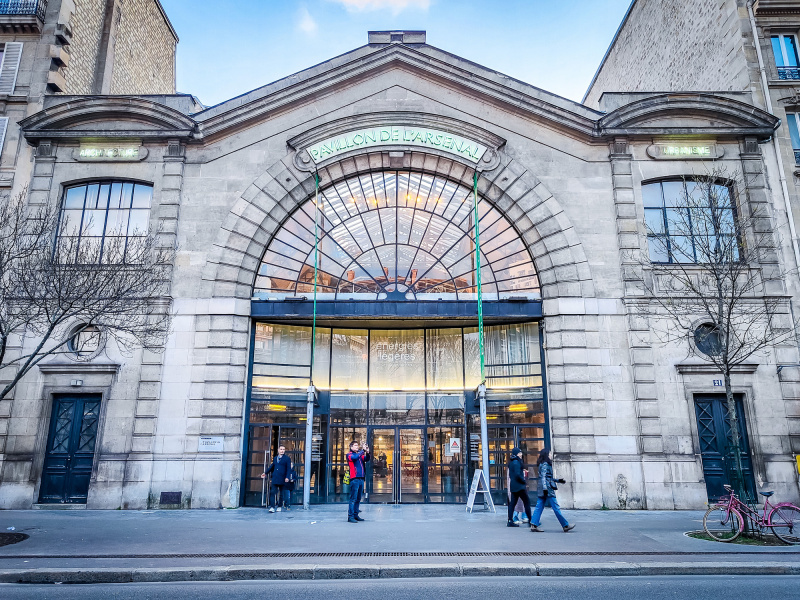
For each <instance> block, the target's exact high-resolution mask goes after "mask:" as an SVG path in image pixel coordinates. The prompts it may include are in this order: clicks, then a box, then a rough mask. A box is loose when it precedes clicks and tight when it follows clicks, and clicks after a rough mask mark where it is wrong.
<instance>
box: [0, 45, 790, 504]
mask: <svg viewBox="0 0 800 600" xmlns="http://www.w3.org/2000/svg"><path fill="white" fill-rule="evenodd" d="M608 103H609V104H608V105H607V106H608V108H607V109H606V110H604V111H603V112H600V111H598V110H595V109H594V108H590V107H588V106H586V105H582V104H579V103H575V102H571V101H568V100H565V99H564V98H561V97H558V96H556V95H553V94H550V93H548V92H545V91H542V90H540V89H538V88H535V87H532V86H529V85H527V84H525V83H522V82H519V81H516V80H513V79H510V78H507V77H504V76H502V75H500V74H498V73H497V72H496V71H493V70H491V69H486V68H484V67H481V66H479V65H476V64H475V63H473V62H470V61H467V60H464V59H462V58H460V57H457V56H454V55H452V54H449V53H447V52H445V51H443V50H440V49H438V48H435V47H433V46H430V45H428V44H427V43H426V41H425V33H424V32H410V31H395V32H370V34H369V39H368V44H367V45H365V46H362V47H360V48H357V49H355V50H353V51H351V52H348V53H346V54H343V55H341V56H338V57H336V58H333V59H331V60H329V61H326V62H323V63H321V64H319V65H317V66H314V67H311V68H309V69H307V70H305V71H302V72H300V73H297V74H295V75H292V76H291V77H288V78H286V79H284V80H280V81H277V82H274V83H272V84H269V85H266V86H263V87H261V88H258V89H255V90H253V91H251V92H249V93H248V94H245V95H243V96H240V97H237V98H236V99H233V100H230V101H228V102H223V103H221V104H219V105H217V106H214V107H211V108H208V109H201V107H199V106H197V105H196V104H195V103H194V102H193V100H192V98H191V97H188V96H181V95H163V96H128V97H118V96H109V97H103V98H98V97H95V96H81V95H69V96H61V95H52V96H48V97H47V98H45V101H44V105H43V109H42V110H41V111H39V112H37V113H35V114H32V115H31V116H29V117H27V118H26V119H25V120H24V121H23V122H22V123H21V127H22V131H23V135H24V141H25V143H27V144H28V145H29V146H30V147H31V148H33V149H35V152H34V156H35V159H34V162H33V167H32V169H33V170H32V173H31V177H30V182H31V183H30V194H29V197H30V202H31V203H33V204H37V203H38V204H41V203H53V204H54V205H58V206H62V207H64V210H66V209H67V205H66V204H65V203H66V202H67V201H66V198H67V197H68V196H69V198H71V199H72V198H74V197H76V196H75V194H83V196H81V198H82V199H85V198H89V197H90V195H93V194H96V193H98V192H97V190H100V192H99V193H101V194H103V193H105V194H108V193H111V194H114V193H116V194H119V193H120V192H119V190H123V191H122V194H123V196H125V194H126V193H127V194H133V197H134V198H136V197H137V196H136V194H137V193H138V192H137V190H139V191H141V193H142V194H143V196H142V197H144V195H146V197H147V198H148V199H147V202H146V203H145V204H142V205H140V207H139V210H142V211H143V210H145V208H144V207H145V206H148V207H149V208H147V210H148V211H149V212H148V213H147V217H148V219H149V225H150V228H151V229H154V228H156V227H159V228H160V230H161V231H162V232H164V233H165V234H166V235H165V237H164V240H163V241H164V242H165V243H168V244H173V243H174V244H177V246H178V255H177V258H176V262H175V265H174V268H173V270H172V279H171V289H170V301H171V302H172V306H173V309H174V311H175V315H176V316H175V321H174V327H173V332H172V333H171V335H170V337H169V340H168V342H167V345H166V347H165V348H164V349H163V351H162V352H151V351H148V350H142V351H140V352H138V353H136V354H135V355H134V356H124V355H122V353H121V352H120V351H119V350H118V349H117V348H116V347H115V346H114V344H113V343H111V342H108V343H106V344H105V346H104V347H102V348H101V349H99V350H98V352H97V353H96V354H94V355H92V356H90V357H84V358H83V359H79V357H76V358H75V360H71V359H65V358H61V359H59V360H52V361H46V362H43V363H42V364H41V366H40V368H39V370H38V372H36V373H35V374H34V373H32V374H30V375H29V376H27V377H26V378H25V379H24V380H23V381H22V383H21V384H20V385H19V386H18V387H17V389H16V390H15V393H14V397H13V398H11V399H8V400H3V401H2V402H0V407H2V409H3V411H4V412H3V414H6V415H8V417H7V418H6V419H4V421H3V423H4V424H5V425H4V427H5V429H4V430H0V440H2V441H3V444H4V445H3V446H2V454H0V467H1V468H2V479H1V480H0V506H2V507H5V508H12V507H13V508H25V507H30V506H32V505H34V504H38V503H53V502H55V503H63V502H74V503H80V504H85V505H86V506H88V507H90V508H108V509H116V508H124V509H127V508H130V509H135V508H146V507H150V508H158V507H170V508H172V507H192V508H218V507H230V506H239V505H243V504H244V505H253V506H262V505H263V504H264V503H265V502H266V492H267V489H266V488H265V487H263V486H264V484H262V480H261V479H260V477H259V475H260V473H261V472H262V470H263V469H264V467H265V465H266V464H268V463H269V461H270V460H271V457H272V455H273V453H274V452H275V451H276V450H277V446H278V444H279V443H280V444H284V445H286V446H287V449H288V451H289V453H290V455H291V456H292V458H293V461H294V463H295V465H296V468H297V470H298V474H299V475H300V477H301V480H302V481H301V484H300V485H298V486H297V488H298V490H299V492H298V493H299V494H300V496H302V489H303V487H304V485H305V484H306V480H307V483H308V489H309V495H310V500H311V502H312V503H314V502H337V501H341V500H342V499H343V497H344V495H345V494H346V486H347V483H346V482H345V480H344V479H343V471H342V461H343V450H344V449H345V448H346V444H347V442H349V440H350V439H357V440H359V441H369V442H370V444H371V445H372V447H373V451H374V454H375V459H376V463H375V464H373V466H372V468H371V469H372V470H371V471H370V474H369V481H368V484H367V491H368V494H369V501H371V502H408V501H411V502H461V501H464V499H465V496H466V490H467V489H468V486H469V481H470V480H471V478H472V476H473V473H475V471H476V470H478V469H480V468H481V465H484V466H485V467H487V470H488V471H489V472H490V478H491V482H492V485H493V487H494V488H495V489H496V490H497V492H498V499H500V498H501V497H502V496H503V492H502V488H503V486H504V480H505V476H504V471H503V469H504V466H503V465H504V464H505V461H506V460H507V452H508V451H509V450H510V449H511V447H513V446H514V445H520V446H521V447H524V448H525V449H526V451H527V454H528V459H529V460H534V459H535V454H536V451H537V450H538V449H540V448H542V447H545V446H548V447H551V448H552V449H553V451H554V453H555V455H556V462H557V464H558V468H559V474H560V476H562V477H564V478H565V479H566V480H567V481H568V484H566V485H565V486H563V488H564V489H563V492H562V493H561V496H560V497H561V498H562V504H563V505H565V506H567V507H575V508H600V507H603V506H605V507H609V508H648V509H672V508H699V507H702V506H703V505H704V504H705V503H706V502H707V501H708V499H709V497H711V496H713V495H714V493H715V492H714V490H713V489H712V487H713V486H712V484H713V482H712V478H714V477H717V478H718V476H719V474H718V473H717V474H715V473H713V472H712V471H710V470H708V464H707V462H708V461H707V460H706V461H705V462H704V459H708V455H707V452H706V448H705V446H704V443H707V442H708V440H709V436H711V438H713V440H716V441H717V442H718V441H720V440H722V438H724V437H725V436H724V432H723V431H722V429H720V430H714V429H713V427H714V426H713V424H712V423H711V422H710V421H709V420H708V419H706V418H705V417H704V416H703V415H704V414H705V413H704V412H703V411H710V412H709V414H711V413H714V414H717V412H718V409H719V407H720V406H721V404H720V397H719V396H720V395H719V387H718V385H717V383H716V381H715V380H716V379H718V374H717V373H715V372H714V370H713V369H711V368H710V367H709V366H708V363H707V362H706V361H703V360H701V359H700V358H698V357H696V356H692V355H691V352H687V350H688V348H687V347H686V346H683V345H680V346H662V345H659V344H658V343H657V342H656V340H654V339H653V338H652V337H651V327H650V325H649V324H648V322H647V321H646V319H642V318H641V315H640V314H639V313H638V312H637V301H638V300H639V299H640V298H639V296H638V295H637V293H638V292H637V287H636V284H635V279H636V277H635V276H636V275H637V273H635V269H637V268H643V267H641V265H640V263H639V262H637V261H635V260H632V258H631V257H635V256H636V255H638V254H641V253H647V242H646V237H643V233H644V229H643V221H644V199H643V198H644V192H643V190H644V189H645V186H651V185H654V184H655V185H662V182H675V181H676V180H677V181H679V180H680V178H682V177H687V176H691V175H692V174H693V173H694V172H696V170H697V169H698V168H699V167H703V166H708V165H709V164H710V163H711V161H714V162H715V164H723V165H726V166H727V167H729V168H730V169H731V170H736V169H738V170H743V171H744V172H746V173H747V174H748V176H749V177H748V184H747V185H746V187H743V188H736V189H732V190H731V193H732V194H733V195H734V197H735V198H736V202H737V206H738V207H739V208H740V209H747V208H748V205H752V206H756V205H757V206H767V207H770V206H772V205H773V204H774V202H775V200H774V193H775V192H774V190H775V186H776V182H775V181H774V178H775V175H774V173H772V172H770V169H769V168H768V156H766V155H765V154H766V153H765V152H764V151H763V149H764V148H765V145H767V144H768V143H769V140H770V139H771V137H772V136H773V135H774V131H775V128H776V127H777V126H778V124H779V120H778V119H776V118H775V117H774V116H772V115H770V114H768V113H767V112H766V111H764V110H761V109H758V108H754V107H753V105H752V102H751V99H750V97H749V96H746V95H742V94H738V95H737V94H708V93H696V92H680V93H671V94H643V95H638V96H637V95H636V94H632V95H631V94H629V95H626V94H618V95H615V96H609V100H608ZM612 103H615V104H616V105H615V106H613V107H610V105H611V104H612ZM696 140H702V141H703V144H704V147H705V145H707V146H708V147H709V148H711V147H713V148H714V153H713V157H712V155H711V153H710V151H709V153H708V156H707V157H705V156H704V157H702V158H700V159H699V160H697V159H691V158H686V156H684V155H681V154H680V153H678V154H670V153H669V152H668V151H667V150H664V151H663V152H660V149H662V148H666V149H668V148H671V147H673V146H675V145H679V146H680V145H687V144H695V143H696ZM108 148H111V149H113V150H114V152H112V153H111V154H108V153H105V152H103V153H99V150H98V149H108ZM82 150H85V152H82ZM96 150H97V152H96ZM98 157H100V159H99V160H98ZM126 185H127V186H128V187H127V188H126V187H125V186H126ZM93 186H94V187H93ZM115 186H116V187H115ZM115 189H116V190H118V191H117V192H114V191H113V190H115ZM125 189H127V190H129V191H128V192H125V191H124V190H125ZM648 189H652V188H648ZM659 189H660V188H659ZM103 190H105V191H103ZM475 196H477V197H478V198H479V204H478V214H479V215H480V216H479V219H480V223H481V224H480V226H479V229H480V230H481V234H480V235H481V240H480V241H481V247H482V248H483V249H484V250H483V252H484V254H483V255H481V256H482V259H481V264H482V265H484V267H483V268H482V269H481V277H482V278H484V281H483V285H484V289H483V293H484V297H483V299H484V302H483V306H484V318H485V321H486V324H487V330H486V340H487V346H486V348H487V349H486V384H487V385H486V387H487V388H488V389H486V390H485V396H484V390H483V389H482V388H481V387H480V386H478V384H479V383H480V376H479V375H480V374H479V372H478V371H477V369H478V368H479V367H478V366H476V365H477V362H476V356H477V355H476V347H477V346H476V342H475V340H476V332H475V326H476V323H477V321H476V314H477V304H476V299H477V297H476V289H477V284H476V281H477V280H476V272H477V271H476V267H475V264H474V262H472V261H473V258H474V255H475V251H474V245H473V242H472V238H471V236H472V233H471V232H472V231H473V229H472V227H473V226H474V222H473V221H471V219H472V218H473V217H472V216H471V215H473V214H474V212H473V211H474V206H473V205H472V202H473V199H474V198H475ZM127 197H128V198H130V197H131V196H130V195H129V196H127ZM318 199H319V200H318ZM83 201H84V200H81V202H83ZM70 202H72V200H70ZM129 206H133V205H129ZM134 208H135V207H133V208H130V210H131V211H132V210H134ZM318 211H319V213H321V214H322V216H319V214H318ZM140 214H141V213H140ZM315 215H316V216H315ZM314 219H317V222H318V223H319V229H318V231H317V234H318V235H319V236H320V243H319V250H320V251H319V253H315V252H314V251H313V249H312V248H313V240H314V229H315V228H314V226H313V223H314ZM769 219H770V223H769V227H771V228H773V229H774V230H775V231H776V232H777V231H779V230H783V229H785V228H786V227H787V226H788V224H787V217H786V213H785V212H781V211H779V210H775V211H770V212H769ZM309 240H311V242H309ZM445 242H447V243H445ZM776 244H777V245H778V247H779V252H778V255H774V253H773V254H772V255H770V258H769V260H775V261H786V260H791V259H792V256H791V247H790V246H787V245H786V244H783V245H780V243H779V242H778V241H777V240H776ZM315 257H317V258H318V260H319V264H318V266H319V271H318V272H317V269H316V266H315V265H317V262H316V260H317V259H315ZM765 260H766V259H765ZM637 265H638V266H637ZM754 266H755V267H757V268H766V267H768V266H769V265H757V266H756V265H754ZM315 273H318V274H316V275H315ZM314 282H316V283H317V286H316V287H317V288H318V290H317V292H314V291H313V290H314V289H315V286H314V285H313V283H314ZM779 287H780V289H777V290H770V293H777V294H779V295H781V294H782V295H784V296H786V298H787V301H786V303H785V307H784V310H783V313H782V315H781V318H782V319H783V320H784V321H787V320H789V319H790V308H789V303H788V299H789V297H790V296H791V293H790V291H789V290H791V289H796V288H797V282H796V281H789V280H786V281H783V282H781V285H780V286H779ZM314 293H318V300H319V302H318V304H317V310H316V314H317V315H318V316H317V321H316V326H317V331H316V336H315V337H314V338H313V339H314V345H313V346H312V345H311V339H312V337H311V336H312V333H311V331H312V329H311V325H312V321H313V317H312V315H313V312H312V311H313V308H312V304H313V302H312V296H313V294H314ZM317 336H318V337H317ZM22 343H23V344H32V343H33V340H32V339H29V338H25V339H24V340H23V341H22ZM312 348H314V349H313V350H312ZM312 353H314V354H312ZM312 355H313V356H314V357H315V362H314V363H313V366H312V364H311V363H310V358H311V356H312ZM798 362H800V356H798V351H797V347H796V346H795V345H794V344H786V345H783V346H780V347H776V348H772V349H770V351H769V352H766V353H764V355H763V356H761V357H759V360H758V361H757V362H756V361H754V362H753V364H749V365H746V366H744V367H742V368H741V369H739V370H738V371H737V372H736V373H735V375H734V386H735V391H736V393H737V394H739V398H740V401H741V402H742V405H743V414H744V416H745V418H744V421H745V422H746V424H745V427H746V430H745V431H746V439H747V440H748V442H749V447H748V450H749V451H748V455H747V460H748V461H750V462H749V463H748V464H749V465H750V466H749V469H750V472H751V473H752V477H753V480H754V485H758V486H759V487H761V486H770V487H772V488H774V489H775V490H776V492H777V493H778V495H779V496H780V497H782V498H786V499H790V498H794V499H796V498H797V497H798V492H800V490H799V489H798V479H797V471H796V468H795V463H794V454H793V452H794V453H796V452H797V449H796V448H795V449H793V448H792V446H791V443H792V440H794V439H795V432H794V431H793V430H792V429H791V427H793V426H792V425H791V424H790V423H791V417H792V415H793V414H794V412H793V411H795V409H796V406H797V405H796V398H797V397H798V395H797V394H796V393H795V388H797V387H800V386H798V384H791V383H789V382H787V380H785V379H783V377H784V376H785V375H786V372H787V371H791V369H790V368H786V369H783V370H782V371H781V372H782V374H783V375H782V376H781V377H779V376H778V374H777V367H778V365H784V364H792V363H793V364H797V363H798ZM78 382H79V383H78ZM476 388H477V389H476ZM482 398H483V400H484V402H485V405H486V411H485V412H484V413H483V416H482V414H481V411H480V410H479V406H480V404H481V399H482ZM75 406H81V407H84V408H83V409H81V410H84V412H83V413H81V414H82V415H83V416H81V415H78V416H75V415H77V413H74V412H70V411H72V410H73V407H75ZM86 407H89V408H86ZM715 407H716V408H715ZM76 410H77V409H76ZM309 411H310V412H309ZM714 411H717V412H714ZM65 415H66V416H65ZM69 415H72V416H71V417H70V416H69ZM86 415H90V417H87V416H86ZM309 415H310V416H311V420H310V421H309V420H308V417H309ZM70 419H73V420H70ZM75 419H77V421H75ZM81 419H84V420H83V421H81ZM87 419H88V420H87ZM73 421H74V422H73ZM75 423H77V425H75ZM62 426H63V427H62ZM69 427H72V428H73V429H72V431H83V432H84V433H86V434H87V436H89V437H87V438H86V439H91V451H89V450H86V448H84V453H83V454H82V455H81V458H82V460H84V472H83V476H84V480H83V481H84V483H85V487H84V488H83V490H82V492H81V494H74V495H72V496H70V495H69V494H67V493H66V492H64V490H63V489H61V488H59V487H58V485H59V484H58V483H57V482H56V479H54V478H53V477H52V476H51V475H52V473H54V472H56V471H57V470H58V469H62V471H59V472H63V463H58V461H59V460H61V458H63V457H64V456H66V455H70V456H72V454H70V453H71V452H72V453H73V454H74V452H73V451H72V450H69V449H67V448H68V446H69V444H68V443H67V440H68V437H69V436H68V435H67V434H63V436H62V437H59V436H60V435H61V434H60V433H58V432H59V431H62V430H64V431H66V430H67V429H69ZM76 427H77V429H76ZM84 429H85V431H84ZM484 433H485V434H484ZM715 436H716V437H715ZM309 442H310V443H309ZM69 447H70V448H71V446H69ZM87 447H88V446H87ZM57 463H58V464H57ZM487 463H488V464H487ZM54 465H55V466H54ZM59 465H61V466H59ZM67 470H68V471H69V469H67ZM714 481H716V480H714ZM54 482H55V483H54ZM717 483H718V482H717ZM59 490H61V491H59ZM295 500H298V497H295Z"/></svg>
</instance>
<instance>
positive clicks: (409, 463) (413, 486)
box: [368, 427, 427, 504]
mask: <svg viewBox="0 0 800 600" xmlns="http://www.w3.org/2000/svg"><path fill="white" fill-rule="evenodd" d="M370 454H371V457H372V461H371V462H372V465H371V471H372V476H371V478H370V485H369V487H368V492H369V501H370V502H375V503H386V504H397V503H400V502H424V501H425V468H426V462H427V461H426V456H425V435H424V430H423V429H422V428H401V427H385V428H377V427H376V428H373V429H371V430H370Z"/></svg>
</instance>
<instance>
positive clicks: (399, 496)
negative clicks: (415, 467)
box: [365, 424, 428, 504]
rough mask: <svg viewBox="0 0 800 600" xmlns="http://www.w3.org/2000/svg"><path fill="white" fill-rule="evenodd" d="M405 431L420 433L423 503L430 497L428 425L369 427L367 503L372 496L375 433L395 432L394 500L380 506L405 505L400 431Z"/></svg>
mask: <svg viewBox="0 0 800 600" xmlns="http://www.w3.org/2000/svg"><path fill="white" fill-rule="evenodd" d="M403 429H415V430H417V431H419V432H420V439H421V440H422V459H423V462H422V473H421V477H422V491H421V492H420V493H421V495H422V497H423V503H424V502H425V498H427V497H428V452H427V447H426V444H427V440H428V434H427V433H428V432H427V429H428V425H398V424H393V425H370V426H368V427H367V443H368V444H369V449H370V461H369V466H368V467H367V470H368V473H369V475H368V479H369V485H368V486H367V489H366V492H365V495H366V499H367V501H369V497H370V495H371V494H372V473H373V468H372V460H373V459H374V457H373V456H372V455H371V452H372V448H373V444H372V440H373V436H374V431H375V430H379V431H393V432H394V450H393V456H392V497H393V498H394V499H393V500H392V501H391V502H380V504H402V503H403V487H402V486H403V465H402V461H401V459H400V457H401V453H400V451H401V448H400V430H403ZM413 504H419V503H418V502H414V503H413Z"/></svg>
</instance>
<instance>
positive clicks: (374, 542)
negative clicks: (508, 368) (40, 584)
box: [0, 505, 800, 581]
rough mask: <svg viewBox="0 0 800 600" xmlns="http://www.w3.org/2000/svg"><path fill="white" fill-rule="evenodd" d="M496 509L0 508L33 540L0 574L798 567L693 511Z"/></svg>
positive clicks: (792, 557) (6, 520) (779, 550)
mask: <svg viewBox="0 0 800 600" xmlns="http://www.w3.org/2000/svg"><path fill="white" fill-rule="evenodd" d="M504 509H505V507H500V510H498V512H497V513H496V514H492V513H484V512H481V511H476V512H475V513H474V514H468V513H466V512H465V510H464V507H463V506H459V505H401V506H391V505H367V506H366V507H364V512H363V513H362V516H363V517H365V518H366V521H365V522H364V523H358V524H351V523H348V522H347V520H346V517H347V507H346V506H341V505H325V506H315V507H312V509H311V510H309V511H303V510H301V509H299V508H296V509H293V510H292V511H291V512H281V513H274V514H270V513H268V512H266V511H265V510H262V509H252V508H243V509H234V510H216V511H215V510H191V511H188V510H187V511H166V510H159V511H89V510H70V511H58V510H35V511H0V532H4V531H7V530H8V528H9V527H14V530H15V531H16V532H20V533H25V534H28V535H29V536H30V537H29V539H27V540H25V541H23V542H20V543H17V544H13V545H9V546H2V547H0V579H3V580H9V579H8V578H9V577H12V575H13V573H15V572H19V573H21V572H23V571H25V572H34V571H35V572H38V573H39V574H40V575H41V574H42V573H44V574H47V573H48V572H51V575H52V577H50V579H52V578H53V577H56V578H57V577H62V578H67V579H69V577H70V575H69V572H71V571H75V573H77V574H78V575H79V576H80V577H84V576H87V574H88V573H91V572H94V573H95V575H97V576H98V577H100V579H99V580H103V581H106V580H125V581H130V580H183V579H198V578H200V579H220V578H222V579H228V578H247V579H249V578H254V577H255V578H259V577H260V578H264V577H266V578H286V577H289V576H292V575H293V576H294V577H299V578H315V577H316V578H319V577H321V576H325V577H332V576H333V575H335V574H338V576H375V577H390V576H391V577H398V576H409V577H410V576H418V575H412V574H405V575H404V574H403V573H414V572H416V571H415V570H414V569H422V570H424V571H426V572H427V573H428V574H438V575H439V576H442V574H444V573H450V572H451V571H453V570H454V569H455V570H456V571H457V572H458V574H462V575H463V574H465V573H472V572H473V571H474V570H478V571H481V572H483V574H487V575H491V574H519V573H517V571H519V570H520V569H521V570H522V571H525V573H528V572H529V571H535V573H532V574H540V575H541V574H543V570H544V572H545V573H549V574H557V573H558V572H562V571H560V570H559V569H562V570H563V569H566V570H567V571H570V570H571V572H572V574H581V573H583V574H589V573H595V574H596V573H597V572H598V571H597V569H596V567H597V566H598V565H600V566H602V565H605V567H603V568H605V569H606V571H608V569H612V570H615V571H614V572H617V571H619V573H617V574H641V573H643V571H642V569H645V570H646V571H647V572H648V573H649V572H650V571H652V572H653V573H656V572H660V573H662V574H663V573H664V572H676V573H678V572H680V573H688V572H691V571H692V569H695V570H696V569H701V570H702V569H705V571H706V572H708V571H709V570H710V569H721V571H719V572H726V573H728V572H744V571H742V569H743V568H745V567H747V569H748V570H750V571H754V570H757V569H758V568H762V567H763V568H765V567H766V566H767V565H768V564H772V565H789V567H791V568H790V569H789V571H786V570H785V569H783V568H781V569H778V571H780V572H782V573H785V572H794V571H792V569H793V568H794V567H795V566H796V567H797V570H796V572H797V573H800V548H798V547H783V546H782V547H754V546H745V545H736V544H720V543H716V542H708V541H703V540H697V539H693V538H690V537H687V536H686V535H685V532H687V531H692V530H699V529H702V517H703V512H702V511H566V515H567V517H568V519H569V520H570V522H573V523H575V524H576V525H577V527H576V528H575V530H574V531H572V532H570V533H568V534H564V533H563V532H562V531H561V528H560V527H559V525H558V522H557V521H556V520H555V518H554V516H553V514H552V512H550V511H549V510H546V511H545V513H544V517H543V521H542V526H543V529H544V530H545V531H544V533H531V532H530V531H529V530H528V528H527V527H520V528H508V527H506V526H505V521H506V519H505V512H504ZM350 553H373V554H372V555H369V556H361V557H358V563H357V564H359V565H362V566H363V567H364V569H363V570H362V571H361V573H360V575H359V573H357V572H356V573H353V571H358V570H357V569H355V570H354V569H353V562H352V558H356V557H348V556H347V554H350ZM392 554H393V555H392ZM669 565H672V566H671V567H670V566H669ZM759 565H760V567H759ZM367 567H368V568H367ZM65 569H66V571H64V570H65ZM132 569H134V570H135V569H139V570H140V572H139V575H132V574H131V570H132ZM231 569H233V571H231ZM264 569H268V572H267V571H264ZM409 569H410V570H409ZM509 569H511V570H512V571H513V572H508V571H509ZM514 569H516V571H514ZM548 569H549V572H548ZM659 569H660V571H659ZM48 570H49V571H48ZM54 570H55V571H54ZM601 572H605V571H602V569H601ZM608 572H611V571H608ZM756 572H757V571H756ZM776 572H777V571H776ZM53 573H55V574H54V575H53ZM65 573H66V574H65ZM269 573H271V574H272V575H271V576H269V577H267V575H268V574H269ZM348 573H349V575H348ZM370 573H371V575H370ZM520 573H521V571H520ZM9 574H12V575H9ZM259 574H260V575H259ZM48 577H49V576H48ZM115 577H116V578H121V579H114V578H115ZM137 577H140V578H143V579H137ZM159 577H164V578H166V579H159ZM175 577H177V578H178V579H174V578H175ZM4 578H5V579H4ZM109 578H110V579H109ZM153 578H155V579H153ZM170 578H172V579H170ZM79 580H81V581H82V579H79Z"/></svg>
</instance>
